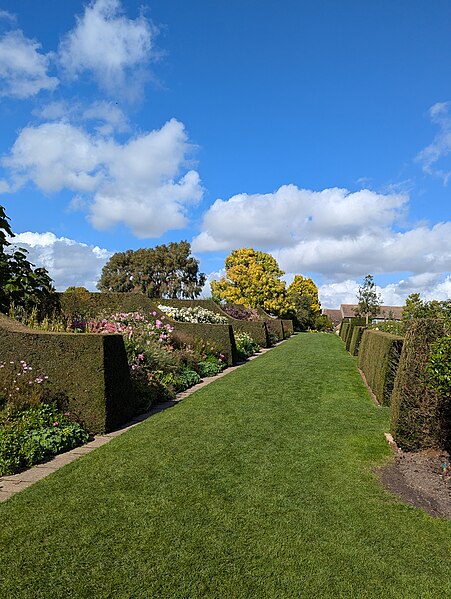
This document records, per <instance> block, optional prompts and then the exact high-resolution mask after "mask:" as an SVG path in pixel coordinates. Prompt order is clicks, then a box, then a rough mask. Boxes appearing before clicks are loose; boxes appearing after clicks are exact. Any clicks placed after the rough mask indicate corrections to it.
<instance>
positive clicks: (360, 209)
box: [192, 185, 451, 294]
mask: <svg viewBox="0 0 451 599" xmlns="http://www.w3.org/2000/svg"><path fill="white" fill-rule="evenodd" d="M407 207H408V195H407V194H405V193H402V194H400V193H386V194H380V193H375V192H372V191H368V190H361V191H358V192H355V193H350V192H348V191H347V190H345V189H325V190H323V191H320V192H314V191H310V190H306V189H298V188H297V187H296V186H294V185H285V186H282V187H281V188H280V189H278V190H277V191H276V192H274V193H272V194H256V195H247V194H240V195H236V196H233V197H232V198H230V199H229V200H226V201H224V200H217V201H216V202H215V203H214V204H213V205H212V206H211V207H210V208H209V210H208V211H207V212H206V214H205V215H204V219H203V224H202V231H201V233H200V234H199V235H198V236H197V237H195V238H194V239H193V242H192V248H193V251H194V252H207V251H217V250H232V249H235V248H239V247H254V248H255V249H259V250H263V251H269V252H271V253H272V254H273V255H274V257H275V258H276V260H277V261H278V263H279V265H280V267H281V268H282V269H283V270H285V271H286V272H288V273H306V272H308V273H312V274H315V273H316V274H320V275H322V276H323V278H325V279H327V280H328V281H329V282H333V283H346V282H347V281H350V280H351V281H352V280H353V279H354V278H359V277H362V276H364V275H366V274H367V273H372V274H373V275H377V274H382V273H398V272H400V273H411V274H412V275H420V274H422V273H435V274H436V275H438V274H440V273H446V272H450V271H451V241H450V240H451V222H445V223H439V224H436V225H435V226H432V227H430V226H428V225H425V224H422V225H417V226H416V227H413V228H410V229H407V230H400V225H402V223H403V222H404V220H405V216H406V212H407ZM331 289H332V290H333V292H334V294H335V293H338V292H336V290H335V288H331ZM325 292H327V293H329V291H327V290H326V291H325ZM340 293H344V294H346V293H348V289H347V288H345V289H341V288H340Z"/></svg>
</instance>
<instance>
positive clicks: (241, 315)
mask: <svg viewBox="0 0 451 599" xmlns="http://www.w3.org/2000/svg"><path fill="white" fill-rule="evenodd" d="M222 309H223V311H224V312H225V313H226V314H228V315H229V316H231V317H232V318H236V319H237V320H251V321H259V320H261V318H260V316H259V315H258V312H257V310H256V309H255V308H245V307H244V306H228V305H227V304H226V305H225V306H222Z"/></svg>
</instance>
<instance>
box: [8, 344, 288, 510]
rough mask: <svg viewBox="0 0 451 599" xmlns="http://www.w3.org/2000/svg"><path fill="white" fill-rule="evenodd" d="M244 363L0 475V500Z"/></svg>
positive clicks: (256, 355)
mask: <svg viewBox="0 0 451 599" xmlns="http://www.w3.org/2000/svg"><path fill="white" fill-rule="evenodd" d="M283 342H284V340H281V341H279V342H278V343H277V344H275V345H274V346H273V347H265V348H261V349H260V351H259V352H258V353H257V354H255V355H253V356H251V357H250V358H248V360H247V361H246V362H250V361H251V360H255V359H257V358H259V357H260V356H262V355H263V354H265V353H266V352H268V351H271V350H272V349H274V347H277V346H278V345H280V344H281V343H283ZM246 362H240V363H239V364H237V365H236V366H229V367H228V368H227V369H226V370H223V371H222V372H220V373H219V374H217V375H215V376H210V377H204V378H203V379H202V381H201V382H200V383H197V385H194V386H193V387H190V388H189V389H187V390H186V391H181V392H180V393H177V395H176V396H175V399H172V400H169V401H165V402H162V403H158V404H156V405H155V406H154V407H152V408H151V409H150V410H149V411H148V412H146V413H145V414H141V415H139V416H136V417H135V418H132V420H131V421H130V422H127V423H126V424H124V425H122V426H121V427H119V428H118V429H116V430H114V431H111V432H110V433H106V434H103V435H97V436H95V437H94V439H93V440H92V441H88V443H86V444H85V445H81V446H80V447H76V448H75V449H71V450H70V451H67V452H65V453H60V454H58V455H56V456H55V457H54V458H52V459H50V460H49V461H47V462H43V463H41V464H37V465H36V466H33V467H32V468H29V469H28V470H24V471H23V472H19V473H17V474H11V475H9V476H8V475H5V476H0V503H2V502H4V501H7V500H8V499H9V498H10V497H12V496H13V495H15V494H16V493H19V492H20V491H23V490H24V489H27V488H28V487H30V486H31V485H32V484H33V483H35V482H37V481H39V480H42V479H43V478H45V477H46V476H48V475H49V474H52V472H56V471H57V470H59V469H60V468H62V467H63V466H65V465H66V464H70V463H71V462H73V461H75V460H76V459H77V458H79V457H80V456H83V455H86V454H87V453H91V451H94V449H97V447H102V445H105V444H106V443H108V442H109V441H111V439H114V438H115V437H119V436H120V435H122V434H123V433H126V432H127V431H128V430H130V429H131V428H133V427H135V426H137V425H138V424H140V423H141V422H143V421H144V420H147V419H148V418H150V417H151V416H154V415H155V414H158V413H159V412H162V411H163V410H167V409H168V408H172V406H175V405H177V404H178V403H179V402H181V401H182V400H183V399H185V398H186V397H188V396H189V395H192V394H193V393H195V392H196V391H198V390H199V389H202V387H206V386H207V385H209V384H210V383H212V382H213V381H216V380H217V379H219V378H222V377H224V376H227V375H228V374H229V373H230V372H233V371H234V370H236V369H237V368H239V367H240V366H243V365H244V364H246Z"/></svg>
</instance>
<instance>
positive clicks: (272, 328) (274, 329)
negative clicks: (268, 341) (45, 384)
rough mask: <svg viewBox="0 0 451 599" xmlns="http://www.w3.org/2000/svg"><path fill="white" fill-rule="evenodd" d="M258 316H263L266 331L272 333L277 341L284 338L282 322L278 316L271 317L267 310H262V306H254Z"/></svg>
mask: <svg viewBox="0 0 451 599" xmlns="http://www.w3.org/2000/svg"><path fill="white" fill-rule="evenodd" d="M256 310H257V313H258V315H259V316H261V317H262V318H263V320H264V321H265V322H266V326H267V327H268V331H269V332H270V333H272V334H273V335H274V336H275V338H276V339H277V341H282V339H284V336H283V324H282V321H281V320H280V319H279V318H273V317H272V316H270V315H269V314H268V313H267V312H265V311H264V310H263V308H256Z"/></svg>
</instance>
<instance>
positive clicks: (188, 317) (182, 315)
mask: <svg viewBox="0 0 451 599" xmlns="http://www.w3.org/2000/svg"><path fill="white" fill-rule="evenodd" d="M158 309H159V310H161V311H162V312H164V313H165V314H167V315H168V316H169V317H170V318H172V319H173V320H176V321H178V322H191V323H193V324H199V323H205V324H228V322H229V321H228V319H227V317H226V316H222V315H221V314H216V313H215V312H212V311H211V310H207V309H206V308H202V307H201V306H192V307H184V306H183V307H181V308H176V307H175V306H165V305H163V304H159V306H158Z"/></svg>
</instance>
